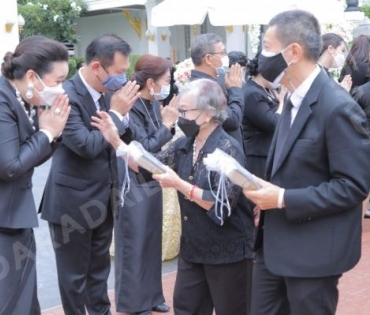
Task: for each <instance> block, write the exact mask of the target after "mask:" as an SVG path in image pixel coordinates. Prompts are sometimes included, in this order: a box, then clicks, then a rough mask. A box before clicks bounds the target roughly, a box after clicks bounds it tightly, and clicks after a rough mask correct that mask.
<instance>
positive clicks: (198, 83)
mask: <svg viewBox="0 0 370 315" xmlns="http://www.w3.org/2000/svg"><path fill="white" fill-rule="evenodd" d="M185 94H186V95H189V96H190V97H191V98H192V100H193V101H194V105H195V107H196V108H197V109H199V110H202V111H206V110H208V111H212V112H214V115H213V116H212V121H214V122H215V123H217V124H218V125H221V124H222V123H223V122H224V121H225V120H226V118H227V112H226V104H227V103H226V96H225V94H224V92H223V91H222V89H221V87H220V85H219V84H218V83H217V82H216V81H213V80H210V79H199V80H194V81H192V82H189V83H187V84H186V85H185V86H184V87H183V88H182V89H181V90H180V94H179V98H180V100H181V97H182V96H183V95H185Z"/></svg>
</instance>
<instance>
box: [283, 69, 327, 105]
mask: <svg viewBox="0 0 370 315" xmlns="http://www.w3.org/2000/svg"><path fill="white" fill-rule="evenodd" d="M320 71H321V69H320V67H319V66H318V65H316V68H315V70H313V71H312V72H311V74H310V75H309V76H308V77H307V78H306V80H304V81H303V82H302V83H301V84H300V85H299V86H298V87H297V88H296V89H295V91H294V92H293V94H292V96H291V97H290V101H291V102H292V105H293V106H294V107H299V106H301V104H302V101H303V99H304V98H305V96H306V94H307V93H308V91H309V89H310V88H311V85H312V83H313V81H315V79H316V77H317V76H318V75H319V73H320Z"/></svg>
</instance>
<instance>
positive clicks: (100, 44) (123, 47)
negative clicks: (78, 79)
mask: <svg viewBox="0 0 370 315" xmlns="http://www.w3.org/2000/svg"><path fill="white" fill-rule="evenodd" d="M116 52H119V53H121V54H122V55H124V56H126V57H128V56H129V55H130V53H131V47H130V45H129V44H127V43H126V42H125V41H124V40H123V39H122V38H121V37H119V36H117V35H116V34H104V35H102V36H99V37H98V38H95V39H94V40H93V41H92V42H91V43H90V44H89V46H87V48H86V54H85V60H86V64H87V65H88V64H90V62H91V61H93V60H98V61H99V62H100V63H101V64H102V65H103V66H105V67H109V66H111V65H112V64H113V59H114V55H115V53H116Z"/></svg>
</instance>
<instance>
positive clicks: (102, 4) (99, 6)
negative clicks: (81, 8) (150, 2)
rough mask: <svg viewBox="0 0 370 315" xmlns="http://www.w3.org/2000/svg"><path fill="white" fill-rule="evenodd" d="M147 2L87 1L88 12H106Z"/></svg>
mask: <svg viewBox="0 0 370 315" xmlns="http://www.w3.org/2000/svg"><path fill="white" fill-rule="evenodd" d="M146 2H147V0H85V3H86V4H87V10H88V11H97V10H106V9H114V8H121V7H128V6H132V5H145V4H146Z"/></svg>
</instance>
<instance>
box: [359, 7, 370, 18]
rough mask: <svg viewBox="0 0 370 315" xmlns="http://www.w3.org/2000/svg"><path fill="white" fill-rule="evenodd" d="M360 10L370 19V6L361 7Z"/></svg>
mask: <svg viewBox="0 0 370 315" xmlns="http://www.w3.org/2000/svg"><path fill="white" fill-rule="evenodd" d="M360 10H361V11H362V12H364V13H365V16H367V17H368V18H369V19H370V4H365V5H362V6H361V7H360Z"/></svg>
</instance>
